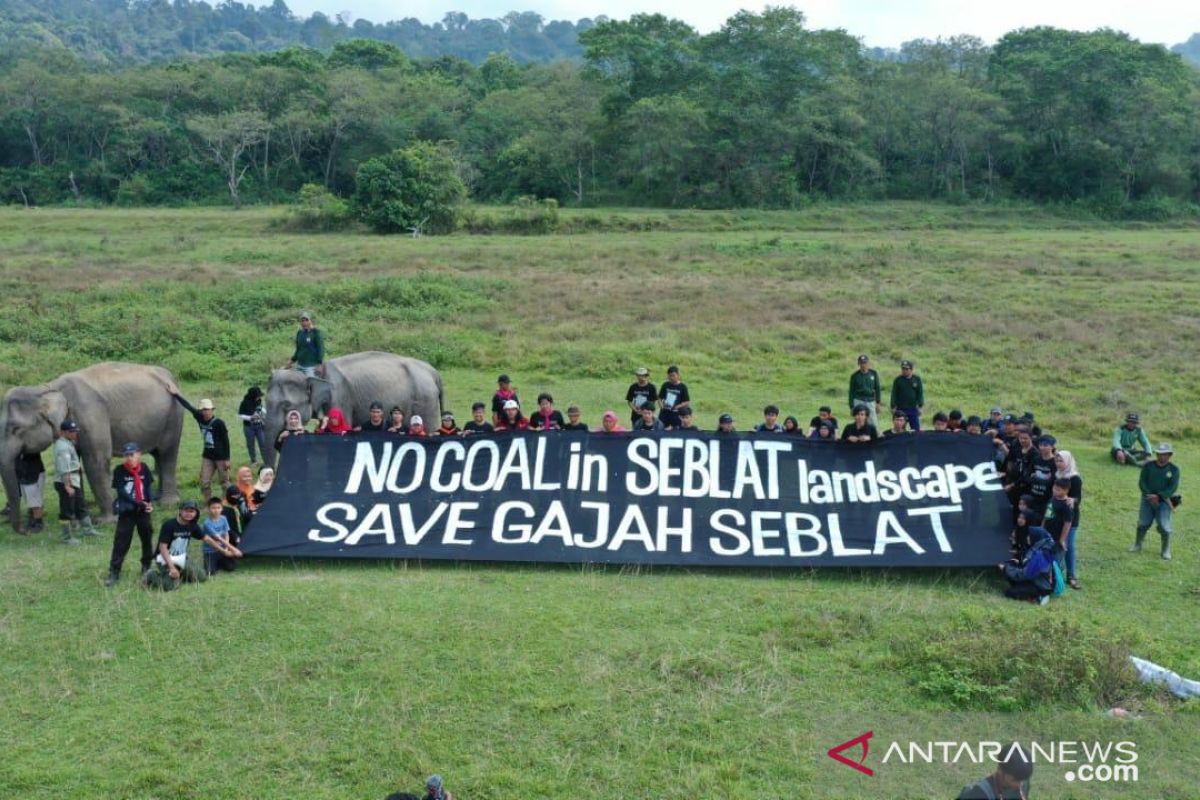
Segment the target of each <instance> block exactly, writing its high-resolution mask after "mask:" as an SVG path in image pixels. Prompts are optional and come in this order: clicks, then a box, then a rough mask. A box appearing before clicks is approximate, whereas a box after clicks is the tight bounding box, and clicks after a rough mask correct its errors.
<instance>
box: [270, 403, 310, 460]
mask: <svg viewBox="0 0 1200 800" xmlns="http://www.w3.org/2000/svg"><path fill="white" fill-rule="evenodd" d="M306 433H308V431H306V430H304V423H303V422H302V421H301V418H300V412H299V411H289V412H288V413H287V418H286V423H285V426H284V429H283V430H281V431H280V432H279V435H278V436H276V437H275V452H277V453H278V452H279V451H280V450H282V449H283V443H284V442H286V441H287V440H288V439H289V438H291V437H292V436H303V435H304V434H306Z"/></svg>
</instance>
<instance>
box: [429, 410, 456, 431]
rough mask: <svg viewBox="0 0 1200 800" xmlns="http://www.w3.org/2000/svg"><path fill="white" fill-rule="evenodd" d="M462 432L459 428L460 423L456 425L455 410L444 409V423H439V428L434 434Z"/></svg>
mask: <svg viewBox="0 0 1200 800" xmlns="http://www.w3.org/2000/svg"><path fill="white" fill-rule="evenodd" d="M460 433H461V431H460V430H459V429H458V425H456V424H455V422H454V412H453V411H443V412H442V424H441V425H439V426H438V429H437V430H436V431H434V432H433V435H434V436H458V435H459V434H460Z"/></svg>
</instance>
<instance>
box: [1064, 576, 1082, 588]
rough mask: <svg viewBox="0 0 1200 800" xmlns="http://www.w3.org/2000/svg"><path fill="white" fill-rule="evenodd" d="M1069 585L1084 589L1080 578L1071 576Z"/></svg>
mask: <svg viewBox="0 0 1200 800" xmlns="http://www.w3.org/2000/svg"><path fill="white" fill-rule="evenodd" d="M1067 585H1069V586H1070V587H1071V588H1072V589H1082V588H1083V587H1082V586H1080V585H1079V579H1078V578H1071V579H1070V580H1068V581H1067Z"/></svg>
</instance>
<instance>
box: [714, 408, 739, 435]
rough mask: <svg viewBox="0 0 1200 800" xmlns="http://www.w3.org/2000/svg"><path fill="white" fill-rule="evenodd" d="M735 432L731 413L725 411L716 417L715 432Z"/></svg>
mask: <svg viewBox="0 0 1200 800" xmlns="http://www.w3.org/2000/svg"><path fill="white" fill-rule="evenodd" d="M736 432H737V431H735V430H734V429H733V414H730V413H728V412H726V413H724V414H722V415H721V416H719V417H717V433H719V434H730V433H736Z"/></svg>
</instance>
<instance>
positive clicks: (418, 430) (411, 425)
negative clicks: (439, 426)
mask: <svg viewBox="0 0 1200 800" xmlns="http://www.w3.org/2000/svg"><path fill="white" fill-rule="evenodd" d="M408 435H409V436H415V437H416V438H418V439H424V438H426V437H427V436H429V431H427V430H425V420H424V418H423V417H421V415H420V414H413V415H412V416H411V417H410V418H409V420H408Z"/></svg>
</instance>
